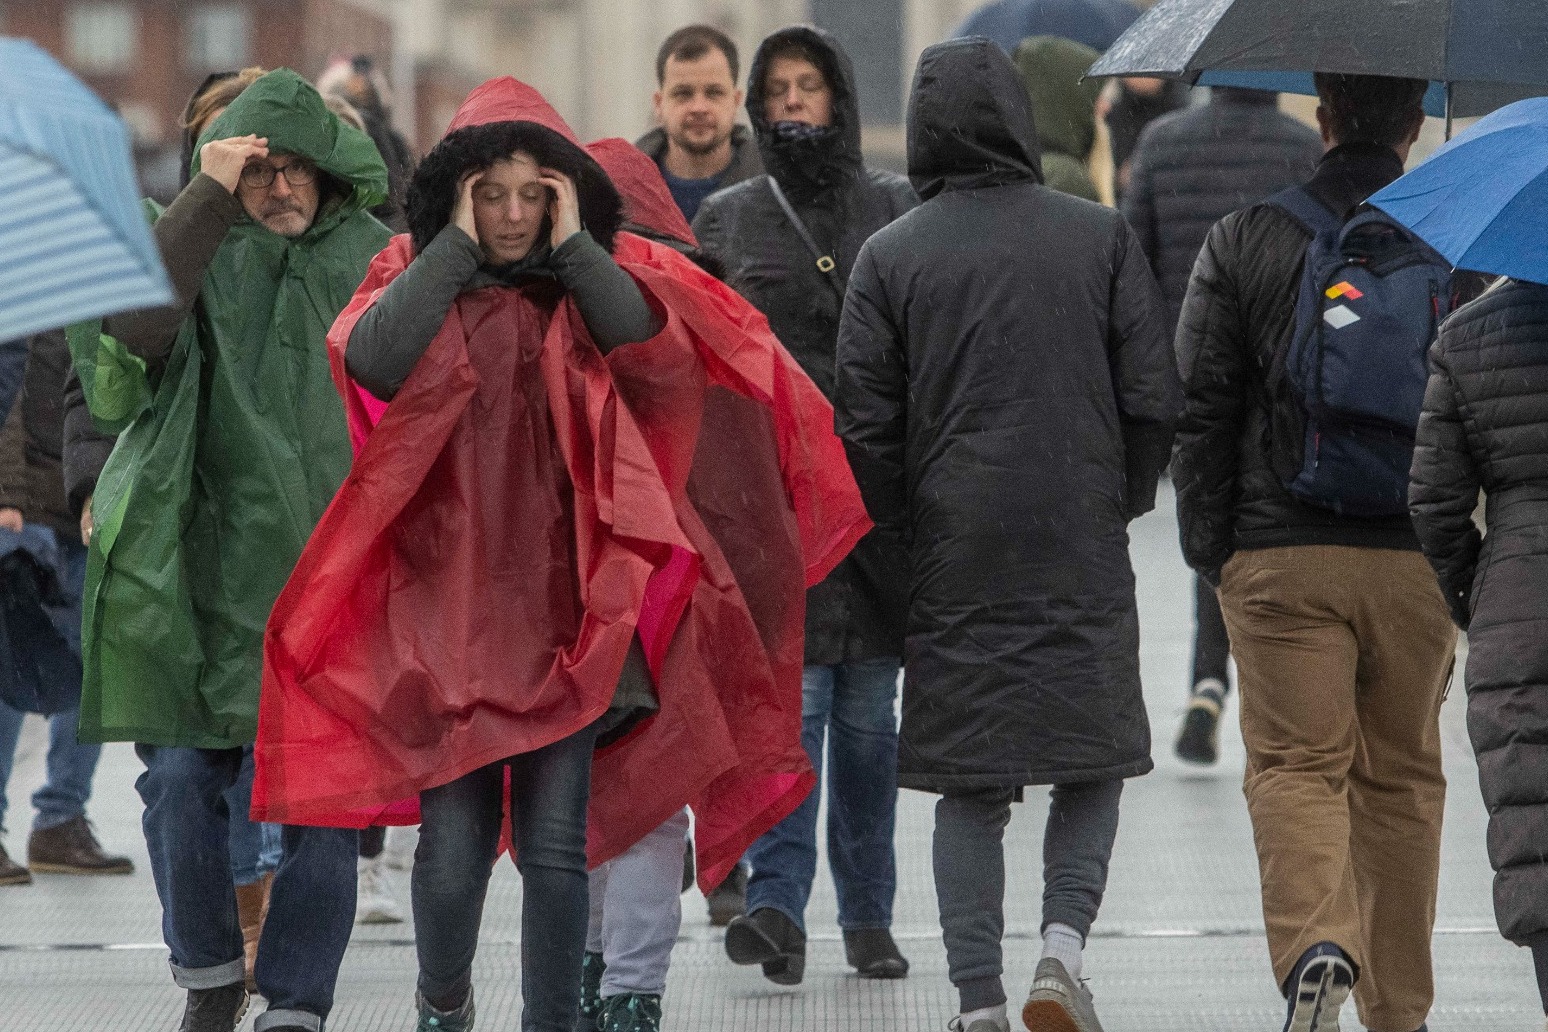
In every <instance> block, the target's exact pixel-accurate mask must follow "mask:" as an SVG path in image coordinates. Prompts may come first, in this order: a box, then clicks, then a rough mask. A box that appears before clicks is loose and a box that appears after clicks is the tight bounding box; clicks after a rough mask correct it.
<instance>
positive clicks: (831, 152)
mask: <svg viewBox="0 0 1548 1032" xmlns="http://www.w3.org/2000/svg"><path fill="white" fill-rule="evenodd" d="M748 82H749V91H748V97H747V113H748V115H749V117H750V118H751V121H752V125H753V132H754V134H755V135H756V137H757V139H758V148H759V151H760V152H761V153H762V155H763V163H764V167H765V168H766V169H768V174H766V175H764V176H759V177H758V178H755V179H750V180H748V181H747V182H744V183H740V184H738V185H737V186H735V187H732V188H730V189H728V190H724V191H721V192H720V193H718V194H716V195H715V196H714V197H711V198H710V199H709V200H708V201H706V202H705V204H704V206H703V207H702V208H700V210H699V215H698V218H696V219H695V220H694V225H693V229H694V232H695V233H696V234H697V235H698V238H699V243H700V246H701V248H702V249H703V251H704V253H705V254H706V255H708V256H709V257H710V258H711V259H713V260H715V261H717V262H719V263H720V265H721V266H722V267H723V268H724V269H725V271H726V282H727V283H729V284H730V285H731V286H732V287H733V288H735V289H736V290H737V291H738V292H739V293H741V294H742V296H744V297H745V298H747V300H749V301H751V302H752V303H753V305H754V306H755V307H757V308H758V310H759V311H761V312H762V313H763V314H764V315H765V316H767V317H768V320H769V324H770V326H771V327H772V328H773V330H774V334H775V336H777V337H778V338H779V340H780V343H782V344H783V345H784V346H785V348H786V349H787V350H788V351H789V352H790V353H791V354H792V355H794V356H795V359H796V361H797V362H799V363H800V364H801V368H803V369H804V370H806V372H807V374H808V375H809V376H810V377H811V378H812V380H813V381H814V382H815V383H816V384H817V386H818V387H819V388H821V390H822V392H823V393H824V394H825V395H827V396H828V397H830V398H831V397H832V396H833V383H834V368H833V363H834V346H835V342H836V340H837V336H838V323H839V312H840V306H841V303H842V299H843V293H844V279H845V277H847V276H848V274H849V270H850V269H852V268H853V267H854V261H855V256H856V255H857V254H858V253H859V251H860V246H861V244H863V243H864V242H865V240H866V238H867V237H869V236H870V235H871V234H872V233H874V232H876V231H877V230H878V229H880V228H882V227H883V226H885V225H887V224H888V223H889V222H891V221H892V220H893V219H895V218H897V217H898V216H899V215H901V214H903V213H904V212H905V211H907V210H909V209H910V208H912V207H913V206H914V204H915V203H917V198H916V197H915V195H914V191H913V189H912V188H911V187H910V186H909V185H908V182H907V180H905V179H903V178H902V177H900V176H896V175H893V174H891V173H887V172H880V171H876V170H873V169H869V168H866V167H865V165H864V164H863V163H862V158H861V151H860V108H859V101H858V98H857V95H856V91H855V76H854V70H853V67H852V66H851V64H850V61H849V57H848V56H847V55H846V54H845V53H844V51H843V49H842V48H841V47H840V46H839V44H838V42H837V41H836V40H834V39H833V38H832V37H831V36H829V35H828V34H826V33H824V32H822V31H821V30H818V29H812V28H806V27H800V26H797V27H793V28H787V29H781V30H780V31H778V32H776V33H774V34H773V35H772V36H770V37H769V38H768V39H766V40H764V41H763V44H762V45H761V46H760V47H759V48H758V53H757V55H756V56H755V58H754V59H753V65H752V69H751V72H750V73H749V77H748ZM902 561H903V560H902V551H901V547H900V546H899V544H898V543H897V542H896V541H895V540H892V539H889V538H887V537H886V536H884V535H881V534H877V533H873V534H872V535H870V536H869V537H867V538H866V540H864V541H862V542H861V543H860V545H859V547H857V548H856V549H855V551H854V553H853V554H852V555H851V556H850V558H849V559H848V560H846V561H845V562H844V563H843V564H841V565H840V566H839V568H838V569H837V570H835V571H834V572H833V574H832V575H831V576H830V577H829V578H828V579H827V580H826V581H824V582H823V583H822V584H820V585H818V586H817V587H816V588H815V589H813V591H812V592H811V593H810V594H809V596H808V598H807V609H806V672H805V675H804V678H803V693H804V702H803V705H802V724H803V728H804V730H803V732H802V739H803V742H804V744H805V746H806V752H807V755H808V756H809V757H810V759H811V763H812V767H813V768H814V769H815V770H817V771H818V772H819V774H820V773H821V771H822V769H823V754H824V752H825V751H826V752H827V754H828V771H827V785H828V788H827V791H828V860H829V866H830V867H831V868H832V870H833V880H834V882H835V883H836V886H837V888H838V900H839V914H838V919H839V926H840V928H842V929H843V933H844V947H845V956H846V959H847V960H848V962H849V964H850V965H851V966H853V967H854V968H855V969H856V970H858V971H859V972H860V973H861V974H862V975H865V976H867V977H876V978H899V977H902V976H903V975H905V974H906V973H907V971H908V963H907V961H906V960H905V959H904V958H903V956H902V954H901V953H899V951H898V948H897V945H896V943H895V942H894V941H893V939H892V933H891V931H890V929H891V926H892V904H893V897H894V895H895V894H896V891H897V862H896V857H895V855H894V849H893V830H894V827H895V819H896V811H897V717H896V714H895V702H896V699H897V679H898V669H899V666H900V662H901V661H900V657H901V655H902V646H903V640H902V639H903V623H902V620H903V614H902V596H901V582H902ZM819 803H820V800H819V798H818V796H817V794H816V793H813V795H812V796H811V797H810V798H808V799H807V800H806V802H805V803H804V804H803V805H802V806H801V808H800V809H799V810H797V811H796V812H795V813H794V814H792V815H791V816H790V817H789V818H787V819H786V820H785V821H783V822H782V823H781V824H780V825H779V826H777V827H776V828H775V829H774V830H773V831H772V832H770V833H769V834H768V835H766V836H764V837H763V838H762V839H760V840H759V841H758V842H756V843H754V844H753V846H752V848H751V849H750V850H749V851H748V860H749V861H750V862H751V865H752V876H751V879H750V881H749V883H748V886H747V914H746V916H744V917H741V918H738V919H736V920H734V921H732V922H731V924H730V925H729V926H728V927H727V929H726V953H727V954H728V955H729V956H730V958H731V960H732V961H733V962H735V963H738V964H760V965H762V968H763V973H764V975H765V976H766V977H767V978H769V979H770V980H771V981H773V982H775V983H777V984H780V985H797V984H799V983H800V982H801V979H802V977H803V973H804V970H805V966H806V930H805V929H806V905H807V902H808V900H809V899H810V897H811V890H812V881H813V879H814V878H815V877H816V873H817V814H818V807H819Z"/></svg>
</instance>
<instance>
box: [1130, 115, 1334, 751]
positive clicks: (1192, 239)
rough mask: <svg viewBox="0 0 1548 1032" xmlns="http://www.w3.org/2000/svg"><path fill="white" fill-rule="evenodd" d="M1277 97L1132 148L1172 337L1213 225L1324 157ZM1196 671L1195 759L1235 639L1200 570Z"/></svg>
mask: <svg viewBox="0 0 1548 1032" xmlns="http://www.w3.org/2000/svg"><path fill="white" fill-rule="evenodd" d="M1278 100H1279V94H1277V93H1270V92H1267V91H1264V90H1243V89H1232V88H1230V87H1225V86H1217V87H1215V88H1214V89H1212V90H1211V91H1210V96H1209V102H1208V103H1207V104H1203V105H1201V106H1199V107H1196V108H1189V109H1185V110H1183V111H1177V112H1174V113H1172V114H1167V115H1163V116H1161V117H1160V118H1158V119H1156V120H1155V121H1154V122H1152V123H1151V124H1150V125H1149V126H1147V127H1146V128H1145V130H1144V131H1143V132H1142V133H1141V134H1140V138H1139V143H1138V144H1137V145H1136V146H1135V149H1134V159H1133V169H1132V173H1131V175H1130V179H1129V189H1128V190H1127V191H1126V192H1125V193H1124V196H1123V217H1124V218H1125V219H1127V220H1128V222H1129V226H1130V227H1131V228H1132V229H1133V230H1134V234H1135V236H1137V237H1138V238H1139V242H1140V247H1141V248H1143V249H1144V251H1145V255H1146V257H1148V258H1149V259H1150V267H1151V269H1152V271H1154V272H1155V274H1156V280H1157V281H1158V282H1159V283H1160V284H1161V294H1162V296H1163V297H1164V298H1165V299H1166V312H1167V318H1168V322H1167V326H1168V328H1170V329H1171V330H1172V332H1173V335H1174V336H1175V334H1176V327H1177V319H1178V316H1179V314H1180V313H1181V312H1182V304H1183V297H1184V296H1185V295H1186V294H1187V293H1188V278H1189V276H1190V275H1192V273H1193V263H1194V261H1195V260H1196V259H1197V258H1198V256H1199V250H1200V249H1201V248H1202V247H1203V246H1204V238H1205V237H1206V236H1208V235H1209V231H1210V228H1211V227H1213V226H1214V224H1215V223H1217V222H1219V221H1220V220H1221V219H1223V218H1225V217H1226V216H1227V215H1229V214H1231V213H1232V212H1234V211H1240V210H1241V209H1243V208H1245V207H1247V206H1248V205H1251V204H1257V203H1258V202H1259V201H1262V200H1265V199H1266V198H1268V197H1271V196H1273V195H1274V194H1277V193H1279V192H1280V191H1281V190H1285V189H1288V188H1289V187H1292V186H1297V185H1299V184H1301V183H1304V182H1306V180H1307V179H1309V178H1310V177H1311V174H1312V172H1313V170H1314V169H1315V168H1316V166H1317V162H1318V160H1319V159H1320V158H1321V157H1322V149H1323V148H1322V140H1321V139H1320V138H1319V137H1318V136H1317V133H1316V132H1315V131H1314V130H1312V129H1311V128H1310V127H1308V126H1306V125H1303V124H1302V123H1300V122H1298V121H1296V120H1295V119H1293V118H1291V117H1290V116H1289V115H1285V114H1282V113H1281V112H1280V111H1279V107H1278ZM1193 586H1194V592H1193V594H1194V635H1193V673H1192V679H1191V680H1190V681H1189V684H1190V685H1191V686H1192V690H1191V691H1190V692H1189V695H1188V709H1187V712H1186V713H1185V715H1184V716H1183V722H1182V726H1181V727H1180V728H1179V729H1178V734H1177V742H1176V745H1175V746H1174V749H1175V751H1176V753H1177V755H1178V756H1179V757H1180V758H1181V759H1183V760H1186V761H1188V762H1190V763H1198V764H1203V765H1206V766H1207V765H1209V764H1213V763H1215V762H1216V761H1217V760H1218V759H1219V756H1220V746H1219V738H1220V736H1219V730H1220V716H1221V714H1222V712H1223V711H1224V708H1225V700H1226V697H1227V696H1228V695H1229V694H1230V691H1231V669H1230V666H1231V643H1230V641H1229V640H1228V639H1227V637H1226V629H1225V620H1224V619H1223V618H1222V617H1221V615H1220V602H1219V600H1218V599H1217V598H1216V597H1215V589H1214V587H1213V586H1211V585H1210V583H1209V582H1208V581H1206V580H1205V579H1204V578H1203V577H1200V576H1199V575H1197V574H1194V577H1193Z"/></svg>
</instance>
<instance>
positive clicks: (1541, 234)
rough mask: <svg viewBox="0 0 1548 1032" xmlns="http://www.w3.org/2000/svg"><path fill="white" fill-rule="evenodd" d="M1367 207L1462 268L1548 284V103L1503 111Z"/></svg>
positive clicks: (1541, 100) (1527, 103) (1533, 102)
mask: <svg viewBox="0 0 1548 1032" xmlns="http://www.w3.org/2000/svg"><path fill="white" fill-rule="evenodd" d="M1371 203H1372V204H1374V205H1376V206H1377V207H1378V208H1380V209H1381V210H1382V211H1385V212H1386V213H1387V214H1388V215H1391V216H1392V217H1393V218H1394V219H1397V220H1398V221H1399V222H1401V223H1403V225H1405V226H1407V227H1409V228H1410V229H1412V230H1413V231H1414V232H1415V233H1416V234H1418V235H1419V236H1420V237H1421V238H1422V239H1423V240H1424V241H1425V242H1426V243H1428V244H1429V245H1430V246H1431V247H1433V248H1435V249H1436V250H1437V251H1439V252H1440V253H1441V254H1442V255H1444V256H1445V257H1446V260H1447V261H1449V262H1451V264H1453V265H1455V266H1456V267H1457V268H1459V269H1471V270H1473V271H1475V272H1487V273H1492V274H1494V275H1497V276H1510V277H1513V278H1515V279H1521V280H1530V281H1532V282H1533V283H1544V284H1548V97H1544V98H1538V99H1535V100H1523V101H1520V102H1518V103H1515V104H1512V105H1510V106H1509V107H1506V108H1501V109H1500V110H1499V111H1496V112H1495V113H1494V114H1492V115H1490V116H1489V117H1488V118H1485V119H1484V120H1483V121H1481V122H1479V123H1478V124H1477V125H1475V126H1473V127H1472V128H1471V129H1469V130H1468V131H1467V132H1465V133H1463V134H1462V135H1461V136H1458V137H1457V138H1456V139H1455V140H1452V141H1451V142H1450V143H1448V144H1446V146H1444V147H1442V148H1441V149H1440V150H1438V151H1436V152H1435V153H1434V154H1433V155H1431V157H1430V159H1429V160H1428V161H1426V162H1425V163H1424V164H1422V165H1420V166H1419V167H1418V168H1416V169H1414V170H1413V171H1412V172H1410V173H1408V175H1406V176H1404V177H1403V178H1402V179H1399V180H1398V181H1397V182H1395V183H1393V184H1392V185H1391V186H1388V187H1387V188H1386V189H1385V190H1382V191H1381V192H1380V193H1378V194H1376V195H1375V196H1374V197H1372V198H1371Z"/></svg>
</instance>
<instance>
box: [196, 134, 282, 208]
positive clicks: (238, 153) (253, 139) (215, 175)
mask: <svg viewBox="0 0 1548 1032" xmlns="http://www.w3.org/2000/svg"><path fill="white" fill-rule="evenodd" d="M268 156H269V141H268V138H267V137H263V136H233V137H232V138H231V139H229V140H211V141H210V142H209V143H206V144H205V145H204V146H203V147H201V148H199V167H200V170H201V171H203V173H204V174H205V175H207V176H209V177H210V178H211V179H213V180H215V182H217V183H219V184H220V185H221V186H223V187H225V188H226V190H227V191H229V192H230V193H232V194H233V195H234V194H235V193H236V192H237V186H238V185H239V184H240V183H241V182H242V170H243V169H244V168H246V167H247V163H248V162H249V161H252V160H253V159H255V158H256V159H258V160H262V159H264V158H267V157H268Z"/></svg>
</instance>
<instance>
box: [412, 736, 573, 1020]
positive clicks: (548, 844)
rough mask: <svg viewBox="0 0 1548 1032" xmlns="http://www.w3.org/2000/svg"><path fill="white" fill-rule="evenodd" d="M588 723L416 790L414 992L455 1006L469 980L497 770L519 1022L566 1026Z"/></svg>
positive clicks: (497, 819)
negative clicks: (513, 876)
mask: <svg viewBox="0 0 1548 1032" xmlns="http://www.w3.org/2000/svg"><path fill="white" fill-rule="evenodd" d="M596 741H597V730H596V727H595V726H592V727H588V728H586V729H584V730H582V731H578V732H576V733H575V734H573V735H571V736H570V737H569V738H566V739H563V740H562V741H559V742H555V743H554V744H553V745H549V746H545V747H543V748H542V749H538V750H536V751H534V752H530V753H523V754H522V755H520V756H513V757H511V758H510V759H508V760H505V761H503V762H500V763H492V764H490V765H489V766H487V767H481V768H479V769H478V770H475V771H473V772H472V773H471V774H467V775H464V776H463V777H461V778H458V779H457V780H456V781H453V782H451V783H450V784H447V785H442V786H441V787H439V788H432V789H430V790H429V791H427V792H422V793H420V796H419V806H420V813H421V818H420V819H421V821H422V823H421V824H420V828H419V847H418V849H417V850H416V851H415V853H414V874H413V879H412V884H413V899H414V929H415V940H416V943H417V945H418V949H419V992H420V995H422V996H423V997H424V998H425V999H426V1000H428V1001H429V1002H430V1004H431V1006H433V1007H435V1008H436V1009H437V1010H453V1009H455V1008H456V1007H458V1006H460V1005H461V1003H462V1001H463V1000H465V999H466V998H467V995H468V992H469V990H470V989H471V988H472V985H473V954H474V952H475V950H476V949H477V947H478V928H479V924H480V922H481V921H482V920H483V915H484V897H485V896H486V895H487V894H488V891H489V875H490V873H491V870H492V868H493V867H494V862H495V859H496V850H498V849H499V844H500V824H501V820H502V817H503V809H504V790H505V772H506V770H507V769H509V770H510V777H511V825H512V834H513V835H514V837H515V840H516V842H515V845H516V868H517V870H519V871H520V872H521V888H522V893H521V991H522V1004H523V1006H522V1015H521V1027H522V1030H523V1032H571V1030H572V1029H573V1027H574V1024H575V1015H576V1012H577V1009H578V1008H579V1006H580V990H581V960H582V957H583V955H584V953H585V951H586V922H587V918H588V916H589V906H590V902H589V894H588V891H587V879H586V808H587V803H588V801H589V800H590V796H591V758H592V752H593V750H594V749H595V748H596Z"/></svg>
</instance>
